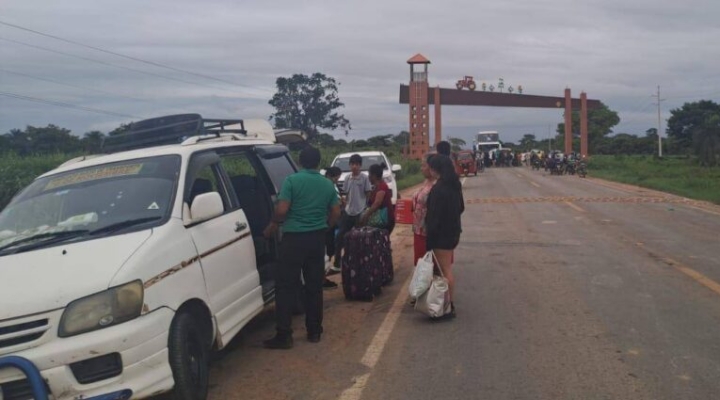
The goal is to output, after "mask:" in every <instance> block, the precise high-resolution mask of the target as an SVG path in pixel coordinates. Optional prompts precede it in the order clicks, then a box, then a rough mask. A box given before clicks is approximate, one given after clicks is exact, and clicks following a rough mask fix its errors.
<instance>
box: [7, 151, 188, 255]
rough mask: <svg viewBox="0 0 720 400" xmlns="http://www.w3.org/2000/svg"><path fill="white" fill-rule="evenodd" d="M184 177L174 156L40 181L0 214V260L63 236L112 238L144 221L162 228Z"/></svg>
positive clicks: (88, 170)
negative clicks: (8, 252)
mask: <svg viewBox="0 0 720 400" xmlns="http://www.w3.org/2000/svg"><path fill="white" fill-rule="evenodd" d="M179 173H180V157H179V156H176V155H170V156H159V157H151V158H141V159H135V160H129V161H123V162H118V163H112V164H103V165H97V166H93V167H88V168H83V169H76V170H72V171H68V172H64V173H60V174H55V175H51V176H46V177H43V178H40V179H37V180H35V181H34V182H33V183H32V184H30V186H28V187H27V188H25V190H23V191H22V192H20V194H19V195H17V196H16V197H15V198H14V199H13V201H12V202H10V204H9V205H8V206H7V207H6V208H5V209H4V210H3V211H2V212H1V213H0V255H2V250H13V251H15V250H17V248H18V247H19V246H26V245H32V246H36V245H37V244H38V242H44V241H48V242H49V241H50V239H52V240H53V241H56V240H57V239H58V238H60V237H62V238H66V239H72V238H74V237H83V236H92V235H94V234H99V233H103V234H110V233H115V232H119V231H122V230H124V229H125V228H129V227H131V226H136V225H144V226H145V224H143V223H144V222H145V223H151V222H153V223H154V224H153V225H158V224H159V223H160V222H162V221H163V220H164V219H166V217H168V216H169V215H170V212H171V208H172V201H173V199H174V193H175V189H174V188H175V185H176V184H177V180H178V176H179ZM134 222H137V223H134ZM69 233H78V235H69ZM13 243H17V244H18V245H17V246H14V245H13Z"/></svg>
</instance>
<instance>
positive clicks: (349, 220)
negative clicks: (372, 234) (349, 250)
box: [335, 213, 360, 267]
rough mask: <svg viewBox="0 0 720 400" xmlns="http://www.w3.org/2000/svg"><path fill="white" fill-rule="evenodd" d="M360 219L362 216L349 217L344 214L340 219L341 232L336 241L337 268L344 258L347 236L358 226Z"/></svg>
mask: <svg viewBox="0 0 720 400" xmlns="http://www.w3.org/2000/svg"><path fill="white" fill-rule="evenodd" d="M359 219H360V215H347V214H345V213H343V216H342V218H340V223H339V224H338V225H339V228H340V229H339V232H338V236H337V240H336V241H335V266H336V267H339V266H340V258H341V256H342V249H343V247H345V234H346V233H348V232H350V230H351V229H352V228H353V227H354V226H355V225H357V223H358V220H359Z"/></svg>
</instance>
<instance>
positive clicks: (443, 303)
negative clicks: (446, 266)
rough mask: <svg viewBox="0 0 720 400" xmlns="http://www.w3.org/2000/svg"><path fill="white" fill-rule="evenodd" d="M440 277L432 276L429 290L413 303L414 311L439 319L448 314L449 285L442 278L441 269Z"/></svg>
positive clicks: (450, 306)
mask: <svg viewBox="0 0 720 400" xmlns="http://www.w3.org/2000/svg"><path fill="white" fill-rule="evenodd" d="M438 269H439V270H440V276H433V278H432V282H431V283H430V288H429V289H428V290H427V291H426V292H425V293H423V294H422V295H421V296H420V297H418V299H417V301H416V302H415V310H417V311H419V312H421V313H423V314H425V315H427V316H428V317H430V318H439V317H442V316H443V315H445V314H448V313H450V311H451V309H452V305H451V303H450V285H449V284H448V280H447V279H446V278H445V276H443V273H442V269H441V268H438Z"/></svg>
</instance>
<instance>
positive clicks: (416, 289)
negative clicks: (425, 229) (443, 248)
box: [408, 250, 435, 300]
mask: <svg viewBox="0 0 720 400" xmlns="http://www.w3.org/2000/svg"><path fill="white" fill-rule="evenodd" d="M434 255H435V254H434V253H433V251H432V250H430V251H428V252H427V253H425V255H424V256H423V257H422V258H418V260H417V264H416V265H415V270H414V271H413V276H412V279H410V285H409V286H408V294H409V295H410V298H411V299H413V300H417V298H418V297H420V296H421V295H422V294H423V293H425V292H427V291H428V289H430V284H431V283H432V278H433V266H434V265H433V257H434Z"/></svg>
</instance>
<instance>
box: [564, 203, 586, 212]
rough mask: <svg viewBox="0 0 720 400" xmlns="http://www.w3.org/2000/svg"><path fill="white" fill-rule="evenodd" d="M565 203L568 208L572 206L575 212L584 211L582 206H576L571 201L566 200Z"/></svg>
mask: <svg viewBox="0 0 720 400" xmlns="http://www.w3.org/2000/svg"><path fill="white" fill-rule="evenodd" d="M565 204H567V205H568V206H570V208H572V209H573V210H575V211H577V212H582V213H584V212H585V210H583V209H582V208H580V207H578V206H576V205H575V204H573V203H571V202H569V201H566V202H565Z"/></svg>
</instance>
